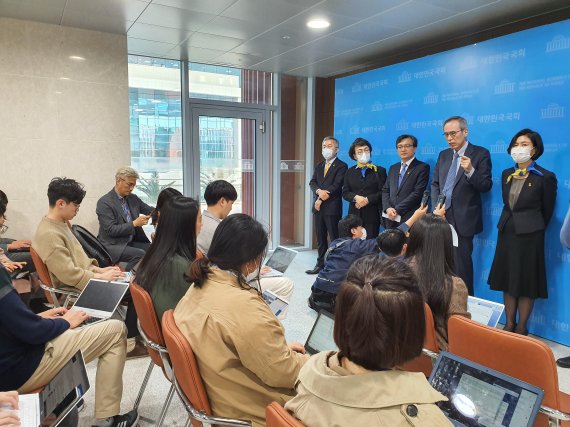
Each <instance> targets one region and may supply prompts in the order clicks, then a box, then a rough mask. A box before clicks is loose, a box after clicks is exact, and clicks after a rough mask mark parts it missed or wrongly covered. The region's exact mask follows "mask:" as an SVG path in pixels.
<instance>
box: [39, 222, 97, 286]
mask: <svg viewBox="0 0 570 427" xmlns="http://www.w3.org/2000/svg"><path fill="white" fill-rule="evenodd" d="M32 247H33V248H34V249H35V250H36V252H37V253H38V255H39V256H40V258H41V259H42V260H43V262H44V263H45V264H46V265H47V268H48V270H49V274H50V277H51V280H52V283H53V286H54V287H56V288H70V287H71V288H76V289H80V290H81V289H83V288H84V287H85V285H87V282H89V280H90V279H92V278H93V276H94V275H95V273H94V272H93V271H91V270H89V268H90V267H91V266H93V265H94V266H96V265H97V261H95V260H94V259H91V258H88V257H87V254H86V253H85V251H84V250H83V248H82V247H81V244H80V243H79V241H78V240H77V238H76V237H75V236H74V235H73V233H72V232H71V229H70V228H69V226H68V224H67V223H66V222H59V221H54V220H52V219H49V218H48V217H45V216H44V217H43V218H42V220H41V221H40V224H39V225H38V229H37V230H36V235H35V236H34V239H33V240H32Z"/></svg>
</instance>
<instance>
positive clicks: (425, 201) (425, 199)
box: [420, 191, 429, 208]
mask: <svg viewBox="0 0 570 427" xmlns="http://www.w3.org/2000/svg"><path fill="white" fill-rule="evenodd" d="M428 203H429V191H424V195H423V197H422V203H421V204H420V208H424V207H426V206H427V204H428Z"/></svg>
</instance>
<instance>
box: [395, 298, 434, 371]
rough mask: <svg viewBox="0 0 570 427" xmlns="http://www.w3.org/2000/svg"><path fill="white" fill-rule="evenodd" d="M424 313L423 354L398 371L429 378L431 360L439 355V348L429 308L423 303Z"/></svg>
mask: <svg viewBox="0 0 570 427" xmlns="http://www.w3.org/2000/svg"><path fill="white" fill-rule="evenodd" d="M424 313H425V317H426V336H425V338H424V349H423V354H422V355H420V356H418V357H416V358H415V359H412V360H410V361H409V362H407V363H405V364H404V365H402V366H401V367H400V369H401V370H403V371H408V372H423V374H424V375H425V376H426V377H429V376H430V374H431V371H432V370H433V359H434V358H435V357H437V353H439V346H438V345H437V337H436V335H435V322H434V320H433V314H432V312H431V308H429V305H427V304H426V303H424Z"/></svg>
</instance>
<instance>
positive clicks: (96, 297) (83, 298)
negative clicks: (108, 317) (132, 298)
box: [73, 279, 129, 313]
mask: <svg viewBox="0 0 570 427" xmlns="http://www.w3.org/2000/svg"><path fill="white" fill-rule="evenodd" d="M128 287H129V284H128V283H118V282H106V281H103V280H95V279H91V280H90V281H89V283H87V286H86V287H85V288H84V289H83V292H81V295H80V296H79V298H78V299H77V301H76V302H75V304H74V305H73V306H74V308H77V309H81V308H84V309H90V310H98V311H104V312H109V313H112V312H113V311H115V308H116V307H117V305H118V303H119V302H120V301H121V299H122V298H123V295H124V294H125V292H126V291H127V289H128Z"/></svg>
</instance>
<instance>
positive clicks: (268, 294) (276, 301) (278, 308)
mask: <svg viewBox="0 0 570 427" xmlns="http://www.w3.org/2000/svg"><path fill="white" fill-rule="evenodd" d="M261 296H262V297H263V299H264V300H265V302H266V303H267V305H268V306H269V308H270V309H271V311H272V312H273V314H275V316H276V317H279V316H280V315H281V318H283V316H282V315H283V313H285V311H286V310H287V307H289V303H288V302H287V301H286V300H284V299H283V298H281V297H280V296H279V295H277V294H276V293H275V292H272V291H270V290H269V289H265V290H264V291H263V292H262V294H261Z"/></svg>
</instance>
